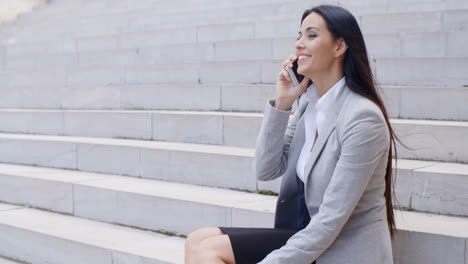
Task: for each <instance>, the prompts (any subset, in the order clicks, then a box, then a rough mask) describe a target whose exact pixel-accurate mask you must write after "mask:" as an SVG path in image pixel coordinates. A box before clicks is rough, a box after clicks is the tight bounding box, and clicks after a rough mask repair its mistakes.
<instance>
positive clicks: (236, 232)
mask: <svg viewBox="0 0 468 264" xmlns="http://www.w3.org/2000/svg"><path fill="white" fill-rule="evenodd" d="M298 57H299V61H298V69H297V71H298V73H299V74H301V75H304V76H305V78H304V80H303V81H302V82H301V84H300V85H299V86H297V87H293V85H292V83H291V78H290V76H289V74H288V72H287V71H286V70H285V67H286V66H289V67H291V68H292V62H293V61H294V60H297V59H298ZM309 80H312V81H313V84H312V85H309ZM308 85H309V86H308ZM301 95H304V96H301ZM297 99H299V100H298V101H299V107H298V109H297V111H296V112H295V113H294V115H292V116H290V115H289V114H290V111H291V107H292V105H293V103H294V102H295V101H296V100H297ZM395 138H396V136H395V135H394V133H393V130H392V127H391V125H390V123H389V120H388V116H387V112H386V110H385V107H384V105H383V103H382V100H381V98H380V97H379V95H378V94H377V92H376V89H375V86H374V80H373V77H372V73H371V70H370V67H369V61H368V57H367V52H366V47H365V44H364V40H363V37H362V33H361V31H360V29H359V26H358V24H357V22H356V20H355V18H354V17H353V15H352V14H351V13H349V12H348V11H346V10H345V9H343V8H341V7H337V6H328V5H324V6H318V7H315V8H312V9H309V10H306V11H305V12H304V14H303V16H302V20H301V31H300V32H299V38H298V40H297V42H296V56H290V57H289V58H288V59H287V60H285V61H284V62H283V64H282V70H281V72H280V73H279V74H278V78H277V88H276V100H271V101H269V102H268V103H267V105H266V109H265V116H264V119H263V124H262V128H261V131H260V134H259V137H258V139H257V146H256V154H255V160H254V165H255V173H256V176H257V178H258V179H259V180H272V179H275V178H277V177H279V176H281V175H284V176H283V179H282V183H281V190H280V193H279V197H278V202H277V207H276V213H275V228H228V227H220V228H203V229H200V230H197V231H195V232H193V233H192V234H190V235H189V237H188V238H187V241H186V255H185V256H186V258H185V259H186V263H237V264H244V263H265V264H267V263H268V264H271V263H294V264H301V263H304V264H306V263H307V264H309V263H313V262H315V261H316V263H317V264H336V263H350V264H354V263H355V264H357V263H359V264H377V263H378V264H389V263H393V260H392V247H391V246H392V245H391V237H392V236H393V232H394V230H395V223H394V217H393V210H392V177H391V176H392V166H391V163H392V145H393V149H395ZM392 142H393V144H392Z"/></svg>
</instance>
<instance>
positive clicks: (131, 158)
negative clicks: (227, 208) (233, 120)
mask: <svg viewBox="0 0 468 264" xmlns="http://www.w3.org/2000/svg"><path fill="white" fill-rule="evenodd" d="M0 142H1V144H3V146H4V148H1V149H0V162H6V163H16V164H29V165H37V166H44V167H55V168H62V169H72V170H80V171H90V172H102V173H113V174H119V175H128V176H133V177H142V178H151V179H158V180H166V181H171V182H182V183H189V184H198V185H206V186H217V187H223V188H235V189H242V190H251V191H255V190H256V189H257V181H256V179H255V177H254V175H253V167H252V158H253V155H254V149H248V148H238V147H228V146H215V145H202V144H190V143H173V142H157V141H141V140H128V139H106V138H83V137H81V138H80V137H63V136H32V135H21V134H17V135H13V134H1V135H0ZM214 161H216V162H214ZM232 179H236V180H235V181H233V180H232Z"/></svg>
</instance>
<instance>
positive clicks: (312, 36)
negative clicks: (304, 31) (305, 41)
mask: <svg viewBox="0 0 468 264" xmlns="http://www.w3.org/2000/svg"><path fill="white" fill-rule="evenodd" d="M315 37H317V35H309V38H315ZM299 39H301V36H299V37H298V38H297V39H296V40H299Z"/></svg>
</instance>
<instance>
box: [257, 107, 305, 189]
mask: <svg viewBox="0 0 468 264" xmlns="http://www.w3.org/2000/svg"><path fill="white" fill-rule="evenodd" d="M274 105H275V100H270V101H268V102H267V103H266V107H265V112H264V117H263V121H262V127H261V129H260V133H259V135H258V137H257V142H256V147H255V157H254V173H255V175H256V177H257V179H258V180H261V181H268V180H273V179H276V178H278V177H279V176H281V175H283V173H284V171H285V169H286V165H287V161H288V150H289V145H290V144H291V141H292V138H293V136H294V132H295V131H296V124H297V120H298V119H299V115H300V111H299V109H297V110H296V111H295V112H294V114H293V115H290V113H291V109H290V110H289V111H281V110H278V109H276V108H275V107H274Z"/></svg>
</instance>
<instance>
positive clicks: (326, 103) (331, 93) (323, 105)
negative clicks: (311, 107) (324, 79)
mask: <svg viewBox="0 0 468 264" xmlns="http://www.w3.org/2000/svg"><path fill="white" fill-rule="evenodd" d="M345 84H346V79H345V77H344V76H343V78H341V79H340V80H339V81H338V82H337V83H335V85H333V87H332V88H330V90H328V91H327V92H326V93H325V94H324V95H322V96H321V97H319V99H318V101H317V103H316V105H315V107H316V108H317V110H318V111H321V112H323V111H326V110H327V109H328V108H329V107H330V106H331V105H332V104H333V101H335V99H336V96H337V95H338V94H339V93H340V91H341V90H342V89H343V87H344V86H345ZM314 88H315V86H314ZM314 90H317V88H315V89H314Z"/></svg>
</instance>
